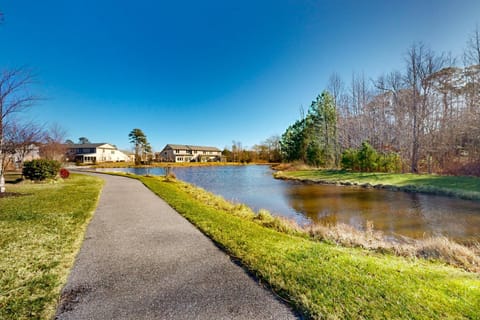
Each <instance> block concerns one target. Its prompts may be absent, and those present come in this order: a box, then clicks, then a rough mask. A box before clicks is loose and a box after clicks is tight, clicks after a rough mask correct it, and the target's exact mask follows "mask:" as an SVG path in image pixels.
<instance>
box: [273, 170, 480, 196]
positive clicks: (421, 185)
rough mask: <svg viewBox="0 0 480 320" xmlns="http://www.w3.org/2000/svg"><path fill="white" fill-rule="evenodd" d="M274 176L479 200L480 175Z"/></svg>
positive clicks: (287, 173) (312, 172)
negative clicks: (479, 176) (478, 176)
mask: <svg viewBox="0 0 480 320" xmlns="http://www.w3.org/2000/svg"><path fill="white" fill-rule="evenodd" d="M275 178H278V179H290V180H298V181H303V182H315V183H328V184H331V183H333V184H343V185H363V186H367V187H376V188H386V189H393V190H404V191H410V192H422V193H429V194H439V195H447V196H454V197H458V198H462V199H472V200H480V178H476V177H455V176H439V175H428V174H400V173H359V172H347V171H341V170H316V169H315V170H294V171H278V172H276V173H275Z"/></svg>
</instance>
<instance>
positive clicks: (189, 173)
mask: <svg viewBox="0 0 480 320" xmlns="http://www.w3.org/2000/svg"><path fill="white" fill-rule="evenodd" d="M112 170H115V171H123V172H131V173H136V174H140V175H142V174H146V169H143V168H142V169H137V168H122V169H105V171H112ZM148 170H149V173H150V174H153V175H163V174H164V169H163V168H151V169H148ZM172 170H173V172H174V173H175V175H176V176H177V178H178V179H181V180H183V181H186V182H189V183H192V184H195V185H197V186H199V187H202V188H204V189H206V190H208V191H210V192H213V193H215V194H218V195H221V196H222V197H224V198H225V199H227V200H230V201H233V202H237V203H245V204H247V205H248V206H250V207H251V208H253V209H254V210H256V211H257V210H259V209H262V208H263V209H267V210H268V211H270V212H271V213H272V214H274V215H281V216H284V217H287V218H291V219H294V220H296V221H297V222H298V223H299V224H306V223H310V222H316V223H321V224H325V225H331V224H336V223H345V224H348V225H351V226H354V227H356V228H358V229H364V228H365V226H366V223H367V221H371V222H373V225H374V229H376V230H381V231H383V232H384V233H385V234H386V235H388V236H392V237H398V236H399V235H400V236H406V237H411V238H422V237H424V236H430V235H434V236H439V235H443V236H447V237H449V238H452V239H455V240H457V241H460V242H472V241H477V242H478V241H480V201H468V200H460V199H455V198H449V197H443V196H433V195H424V194H418V193H406V192H395V191H388V190H377V189H365V188H361V187H346V186H334V185H320V184H303V183H299V182H293V181H284V180H276V179H274V178H273V177H272V174H273V171H272V170H271V169H270V168H269V167H268V166H215V167H184V168H183V167H182V168H173V169H172Z"/></svg>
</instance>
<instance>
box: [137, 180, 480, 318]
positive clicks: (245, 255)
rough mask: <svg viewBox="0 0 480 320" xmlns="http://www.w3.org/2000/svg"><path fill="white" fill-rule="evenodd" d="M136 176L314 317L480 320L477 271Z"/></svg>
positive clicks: (297, 306)
mask: <svg viewBox="0 0 480 320" xmlns="http://www.w3.org/2000/svg"><path fill="white" fill-rule="evenodd" d="M131 176H133V175H131ZM135 177H136V178H138V179H140V180H141V181H142V182H143V183H144V184H145V185H146V186H147V187H149V188H150V189H151V190H153V191H154V192H155V193H156V194H157V195H159V196H160V197H162V198H163V199H165V200H166V201H167V202H168V203H169V204H170V205H171V206H172V207H173V208H175V209H176V210H177V211H178V212H179V213H181V214H182V215H183V216H185V217H186V218H187V219H188V220H190V221H191V222H192V223H193V224H195V225H196V226H197V227H198V228H199V229H200V230H202V232H204V233H205V234H206V235H208V236H209V237H210V238H212V239H213V240H214V241H215V242H216V243H218V244H219V245H220V246H221V247H223V248H224V249H225V250H226V251H227V252H228V253H229V254H230V255H232V256H234V257H236V258H238V259H240V261H241V262H242V264H243V265H244V266H245V267H246V268H248V269H249V270H250V271H251V272H252V273H253V274H255V275H256V276H258V277H259V278H260V279H262V281H266V282H268V283H269V285H270V286H271V287H272V288H273V289H274V290H275V291H276V292H277V293H278V294H280V295H281V296H282V297H284V298H285V299H288V300H289V301H290V302H291V303H292V305H294V306H295V307H296V308H297V309H298V310H300V311H301V312H302V313H303V314H305V315H307V316H308V317H311V318H318V319H343V318H347V319H348V318H351V319H385V318H387V319H480V312H479V310H480V308H479V306H480V277H479V275H478V274H475V273H469V272H465V271H462V270H460V269H457V268H454V267H448V266H445V265H442V264H440V263H437V262H429V261H425V260H417V259H406V258H401V257H396V256H392V255H388V254H386V255H385V254H379V253H374V252H371V251H367V250H363V249H358V248H343V247H338V246H335V245H332V244H327V243H323V242H316V241H312V240H309V239H306V238H305V237H301V236H295V235H291V234H290V235H289V234H286V233H281V232H277V231H275V230H272V229H270V228H266V227H264V226H261V225H260V224H259V223H256V222H255V219H252V218H251V217H250V216H249V215H248V214H246V215H244V216H239V215H233V214H231V213H229V212H228V210H227V209H228V208H227V207H228V206H227V207H226V210H219V209H218V208H214V207H213V206H212V205H210V204H206V203H205V201H203V200H202V199H201V197H199V198H195V197H194V196H192V194H191V191H189V190H191V188H192V187H189V186H188V185H186V184H185V183H182V182H167V181H164V180H163V179H162V178H154V177H138V176H135Z"/></svg>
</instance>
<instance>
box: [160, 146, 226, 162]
mask: <svg viewBox="0 0 480 320" xmlns="http://www.w3.org/2000/svg"><path fill="white" fill-rule="evenodd" d="M156 156H157V160H159V161H167V162H220V161H225V157H223V156H222V151H220V149H218V148H215V147H202V146H190V145H183V144H167V145H166V146H165V147H164V148H163V150H162V151H161V152H160V153H157V154H156Z"/></svg>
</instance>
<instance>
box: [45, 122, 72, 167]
mask: <svg viewBox="0 0 480 320" xmlns="http://www.w3.org/2000/svg"><path fill="white" fill-rule="evenodd" d="M66 136H67V130H66V129H65V128H63V127H62V126H61V125H59V124H58V123H54V124H52V125H51V126H50V128H49V129H48V130H47V132H46V133H45V137H44V143H43V144H42V146H41V148H40V155H41V156H42V158H45V159H49V160H57V161H63V160H64V159H65V155H66V152H67V145H66V144H65V138H66Z"/></svg>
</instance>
